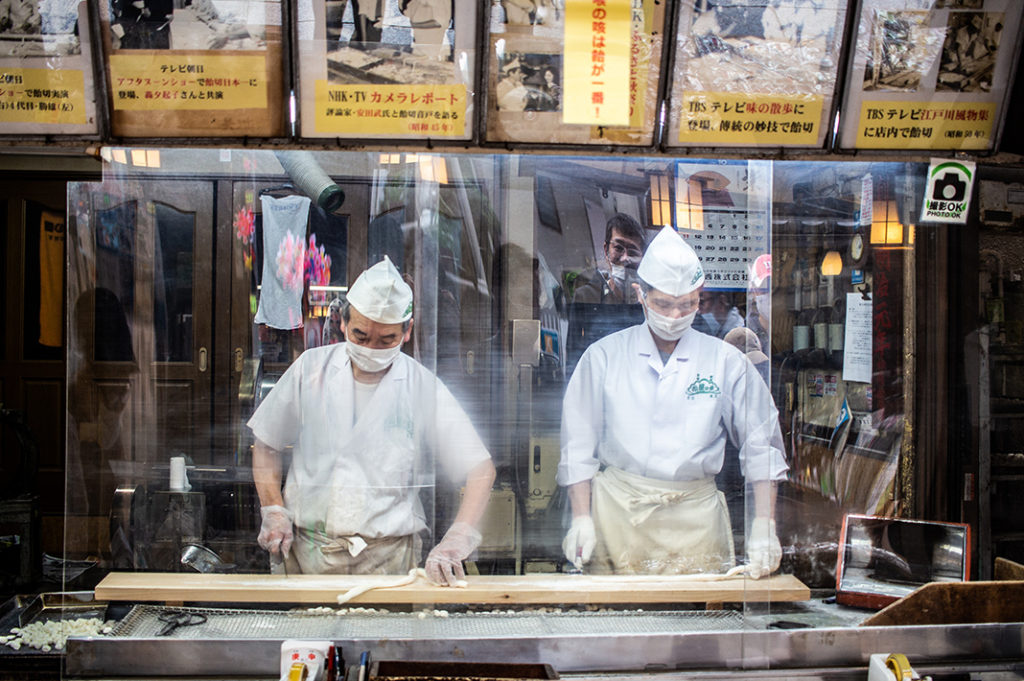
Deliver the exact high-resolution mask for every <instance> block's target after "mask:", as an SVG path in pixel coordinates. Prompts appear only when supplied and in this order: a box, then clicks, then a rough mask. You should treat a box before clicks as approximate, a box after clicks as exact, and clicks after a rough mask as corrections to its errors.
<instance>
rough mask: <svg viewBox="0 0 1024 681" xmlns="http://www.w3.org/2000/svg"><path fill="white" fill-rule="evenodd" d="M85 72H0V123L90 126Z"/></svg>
mask: <svg viewBox="0 0 1024 681" xmlns="http://www.w3.org/2000/svg"><path fill="white" fill-rule="evenodd" d="M85 109H86V102H85V77H84V75H83V73H82V71H81V69H23V68H15V67H4V68H0V122H2V123H46V124H74V125H84V124H85V123H86V111H85Z"/></svg>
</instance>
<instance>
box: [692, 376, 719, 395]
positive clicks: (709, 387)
mask: <svg viewBox="0 0 1024 681" xmlns="http://www.w3.org/2000/svg"><path fill="white" fill-rule="evenodd" d="M721 394H722V389H721V388H719V387H718V384H717V383H715V377H714V376H708V377H707V378H701V377H700V374H697V379H696V380H695V381H694V382H693V383H691V384H690V387H689V388H687V389H686V398H687V399H689V400H692V399H695V398H696V397H697V396H698V395H710V396H711V397H718V396H719V395H721Z"/></svg>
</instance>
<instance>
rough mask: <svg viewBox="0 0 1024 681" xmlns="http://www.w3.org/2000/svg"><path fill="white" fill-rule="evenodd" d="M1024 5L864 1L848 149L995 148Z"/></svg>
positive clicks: (989, 0) (845, 123)
mask: <svg viewBox="0 0 1024 681" xmlns="http://www.w3.org/2000/svg"><path fill="white" fill-rule="evenodd" d="M1022 11H1024V3H1021V2H1018V1H1016V0H884V1H883V0H862V1H861V3H860V7H859V12H858V18H857V21H858V26H857V40H856V44H855V45H854V46H853V54H852V58H851V59H850V60H849V64H850V67H849V76H848V77H847V85H846V92H845V93H844V96H843V112H842V116H841V121H842V128H841V130H840V136H839V144H840V146H841V147H843V148H847V149H951V150H962V151H987V150H989V149H992V148H993V147H994V146H995V143H996V137H997V135H998V132H999V130H1000V125H999V124H1000V122H1001V121H1002V118H1003V113H1004V110H1005V106H1006V100H1007V97H1008V92H1009V87H1010V83H1011V82H1012V81H1011V78H1012V76H1013V69H1014V61H1015V59H1016V57H1017V53H1018V50H1019V48H1018V41H1019V39H1020V24H1021V12H1022Z"/></svg>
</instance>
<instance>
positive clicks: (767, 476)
mask: <svg viewBox="0 0 1024 681" xmlns="http://www.w3.org/2000/svg"><path fill="white" fill-rule="evenodd" d="M728 375H729V389H728V391H727V394H728V395H729V398H730V399H729V401H728V402H727V405H726V407H727V410H726V413H725V427H726V429H727V430H728V431H729V437H730V438H731V439H732V441H733V444H735V445H736V447H737V448H738V449H739V457H740V471H741V472H742V473H743V477H744V478H745V479H746V480H747V482H760V481H765V480H785V479H786V471H788V470H789V466H788V465H787V464H786V458H785V454H784V451H785V446H784V443H783V440H782V430H781V429H780V428H779V413H778V410H777V409H776V408H775V401H774V400H773V399H772V395H771V393H770V392H769V391H768V386H767V385H765V382H764V380H763V379H762V378H761V375H760V374H759V373H758V372H757V369H756V368H755V367H754V365H753V364H751V363H750V360H748V359H747V358H746V357H745V356H743V355H742V354H739V353H737V356H736V359H735V360H732V361H730V362H729V374H728Z"/></svg>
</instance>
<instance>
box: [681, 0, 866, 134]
mask: <svg viewBox="0 0 1024 681" xmlns="http://www.w3.org/2000/svg"><path fill="white" fill-rule="evenodd" d="M680 5H681V7H680V12H679V18H678V23H677V25H676V41H675V45H676V50H675V66H674V70H673V74H672V86H671V95H670V96H669V102H670V103H671V106H670V110H669V128H668V133H667V136H666V143H667V144H669V145H671V146H683V147H723V146H726V147H821V146H823V145H824V143H825V139H826V137H827V135H828V133H829V124H828V122H829V121H830V120H831V114H832V108H833V101H834V98H835V89H836V81H837V75H838V65H839V62H840V55H841V54H842V42H843V28H844V26H845V24H846V21H845V19H846V10H847V2H846V0H836V1H835V2H831V3H825V4H824V5H823V4H822V3H820V2H815V1H814V0H781V1H780V2H772V3H765V2H760V3H732V2H728V3H723V2H714V3H712V2H708V1H707V0H683V1H682V2H681V3H680Z"/></svg>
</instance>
